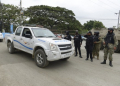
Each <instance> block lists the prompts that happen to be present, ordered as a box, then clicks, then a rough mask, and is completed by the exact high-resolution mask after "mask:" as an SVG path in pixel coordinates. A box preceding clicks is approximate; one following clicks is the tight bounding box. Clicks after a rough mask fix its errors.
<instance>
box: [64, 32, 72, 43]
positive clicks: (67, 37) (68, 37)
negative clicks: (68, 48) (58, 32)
mask: <svg viewBox="0 0 120 86" xmlns="http://www.w3.org/2000/svg"><path fill="white" fill-rule="evenodd" d="M64 39H67V40H69V41H71V36H70V34H69V31H66V35H65V37H64Z"/></svg>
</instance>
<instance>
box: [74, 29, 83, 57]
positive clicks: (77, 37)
mask: <svg viewBox="0 0 120 86" xmlns="http://www.w3.org/2000/svg"><path fill="white" fill-rule="evenodd" d="M81 45H82V37H81V35H80V34H78V31H76V34H75V36H74V46H75V56H77V49H78V51H79V57H80V58H82V56H81V50H80V47H81Z"/></svg>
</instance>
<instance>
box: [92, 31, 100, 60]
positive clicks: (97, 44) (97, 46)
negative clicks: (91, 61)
mask: <svg viewBox="0 0 120 86" xmlns="http://www.w3.org/2000/svg"><path fill="white" fill-rule="evenodd" d="M101 41H102V39H101V37H100V36H99V32H94V37H93V42H94V46H93V52H92V54H93V58H94V57H95V55H96V56H97V60H99V50H100V47H101Z"/></svg>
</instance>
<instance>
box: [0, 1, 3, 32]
mask: <svg viewBox="0 0 120 86" xmlns="http://www.w3.org/2000/svg"><path fill="white" fill-rule="evenodd" d="M2 8H3V5H2V3H1V0H0V11H1V19H0V32H2V24H3V16H2V15H3V14H2Z"/></svg>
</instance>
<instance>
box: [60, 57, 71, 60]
mask: <svg viewBox="0 0 120 86" xmlns="http://www.w3.org/2000/svg"><path fill="white" fill-rule="evenodd" d="M69 58H70V57H67V58H64V59H61V60H63V61H67V60H68V59H69Z"/></svg>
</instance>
